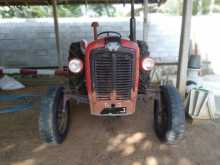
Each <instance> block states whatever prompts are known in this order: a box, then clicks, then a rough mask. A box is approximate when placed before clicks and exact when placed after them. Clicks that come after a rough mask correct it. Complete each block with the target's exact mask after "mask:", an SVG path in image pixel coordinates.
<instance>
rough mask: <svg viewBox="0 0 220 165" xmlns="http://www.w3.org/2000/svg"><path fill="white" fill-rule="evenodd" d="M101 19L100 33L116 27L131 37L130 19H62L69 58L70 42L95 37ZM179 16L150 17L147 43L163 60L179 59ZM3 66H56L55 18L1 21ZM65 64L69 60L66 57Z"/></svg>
mask: <svg viewBox="0 0 220 165" xmlns="http://www.w3.org/2000/svg"><path fill="white" fill-rule="evenodd" d="M93 21H98V22H99V24H100V27H99V32H101V31H105V30H114V31H118V32H120V33H121V34H122V36H123V37H125V38H128V35H129V18H99V19H88V18H60V19H59V27H60V39H61V52H62V55H63V57H64V59H67V58H66V57H67V55H68V49H69V46H70V44H71V42H74V41H79V40H81V39H86V40H88V41H91V40H92V38H93V36H92V35H93V33H92V28H91V26H90V25H91V22H93ZM180 24H181V19H180V17H170V16H164V15H157V14H153V15H150V16H149V32H148V35H149V37H148V44H149V48H150V52H151V55H152V56H153V57H155V58H157V59H158V60H160V61H177V57H178V49H179V35H180ZM142 27H143V24H142V19H141V18H138V19H137V39H140V40H141V39H142V31H143V30H142ZM0 53H1V54H0V66H8V67H23V66H29V67H40V66H56V65H57V52H56V42H55V34H54V24H53V19H49V18H42V19H10V20H4V19H1V20H0ZM65 63H66V60H65Z"/></svg>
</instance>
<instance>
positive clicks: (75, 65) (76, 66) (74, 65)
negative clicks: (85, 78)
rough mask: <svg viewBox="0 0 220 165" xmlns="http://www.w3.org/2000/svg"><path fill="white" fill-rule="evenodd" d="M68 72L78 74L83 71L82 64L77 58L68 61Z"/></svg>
mask: <svg viewBox="0 0 220 165" xmlns="http://www.w3.org/2000/svg"><path fill="white" fill-rule="evenodd" d="M69 70H70V71H71V72H72V73H76V74H77V73H80V72H81V71H82V70H83V62H82V60H80V59H79V58H73V59H71V60H70V61H69Z"/></svg>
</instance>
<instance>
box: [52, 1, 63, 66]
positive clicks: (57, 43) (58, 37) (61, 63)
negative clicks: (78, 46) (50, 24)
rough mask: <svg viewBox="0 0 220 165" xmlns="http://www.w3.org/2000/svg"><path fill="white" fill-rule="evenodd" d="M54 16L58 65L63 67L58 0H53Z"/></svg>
mask: <svg viewBox="0 0 220 165" xmlns="http://www.w3.org/2000/svg"><path fill="white" fill-rule="evenodd" d="M52 2H53V5H52V6H53V18H54V31H55V36H56V49H57V59H58V66H59V67H60V68H61V67H62V66H63V57H62V55H61V50H60V35H59V24H58V14H57V0H53V1H52Z"/></svg>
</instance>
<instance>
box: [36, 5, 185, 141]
mask: <svg viewBox="0 0 220 165" xmlns="http://www.w3.org/2000/svg"><path fill="white" fill-rule="evenodd" d="M132 2H133V1H132ZM131 10H132V12H131V13H134V3H131ZM92 26H97V23H93V25H92ZM96 31H97V30H96V28H95V29H94V41H92V42H90V43H89V44H88V45H87V43H86V42H85V41H82V42H76V43H72V44H71V46H70V51H69V57H68V61H69V73H70V74H69V89H64V87H53V88H51V90H49V92H48V95H47V96H46V97H45V98H43V99H42V110H41V112H40V120H39V128H40V136H41V138H42V139H43V140H44V141H45V142H47V143H62V142H63V140H64V138H65V136H66V134H67V132H68V124H69V112H70V109H69V108H70V107H69V100H70V98H72V99H74V100H76V101H77V102H78V103H88V104H89V105H90V112H91V114H92V115H96V116H126V115H132V114H133V113H134V112H135V107H136V102H137V98H138V95H146V94H147V93H149V91H151V93H152V92H153V93H154V96H155V97H154V98H155V99H154V127H155V132H156V134H157V136H158V137H159V139H160V140H162V141H164V142H167V143H174V142H175V141H176V140H177V139H179V138H181V137H182V136H183V134H184V130H185V113H184V110H183V104H182V101H181V97H180V95H179V93H178V92H177V90H176V88H175V87H173V86H171V85H163V86H159V87H158V88H157V89H154V90H152V89H151V87H150V86H151V85H150V71H151V70H152V69H153V67H154V65H155V62H154V60H153V59H152V58H151V57H150V56H149V51H148V46H147V44H146V43H145V42H143V41H136V36H135V18H134V14H132V17H131V19H130V40H128V39H123V38H122V36H121V34H120V33H118V32H115V31H104V32H101V33H99V34H97V33H96ZM150 89H151V90H150Z"/></svg>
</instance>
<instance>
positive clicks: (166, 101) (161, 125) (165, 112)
mask: <svg viewBox="0 0 220 165" xmlns="http://www.w3.org/2000/svg"><path fill="white" fill-rule="evenodd" d="M154 128H155V132H156V134H157V136H158V137H159V139H160V140H161V141H163V142H166V143H168V144H175V142H176V140H178V139H180V138H181V137H183V134H184V131H185V112H184V108H183V103H182V99H181V96H180V94H179V93H178V92H177V90H176V88H175V87H173V86H171V85H166V86H161V87H160V98H159V99H155V100H154Z"/></svg>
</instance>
